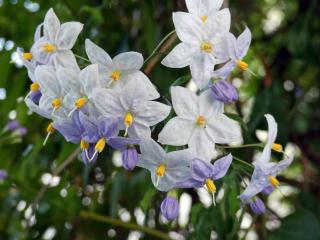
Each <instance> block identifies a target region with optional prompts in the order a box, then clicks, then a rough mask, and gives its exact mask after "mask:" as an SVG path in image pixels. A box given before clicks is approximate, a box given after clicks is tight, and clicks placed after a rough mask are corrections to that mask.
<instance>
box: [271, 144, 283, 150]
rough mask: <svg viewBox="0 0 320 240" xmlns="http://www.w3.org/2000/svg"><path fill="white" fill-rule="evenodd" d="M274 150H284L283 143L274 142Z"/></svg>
mask: <svg viewBox="0 0 320 240" xmlns="http://www.w3.org/2000/svg"><path fill="white" fill-rule="evenodd" d="M272 150H274V151H276V152H283V148H282V145H281V144H279V143H274V144H272Z"/></svg>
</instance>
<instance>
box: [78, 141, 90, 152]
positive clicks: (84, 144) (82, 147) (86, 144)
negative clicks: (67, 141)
mask: <svg viewBox="0 0 320 240" xmlns="http://www.w3.org/2000/svg"><path fill="white" fill-rule="evenodd" d="M80 148H81V149H82V150H87V149H88V148H89V143H87V142H86V141H85V140H83V139H81V141H80Z"/></svg>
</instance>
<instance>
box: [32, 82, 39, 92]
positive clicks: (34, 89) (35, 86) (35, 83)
mask: <svg viewBox="0 0 320 240" xmlns="http://www.w3.org/2000/svg"><path fill="white" fill-rule="evenodd" d="M39 89H40V85H39V83H37V82H34V83H32V84H31V85H30V90H31V92H37V91H39Z"/></svg>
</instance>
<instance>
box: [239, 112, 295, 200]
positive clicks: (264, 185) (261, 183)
mask: <svg viewBox="0 0 320 240" xmlns="http://www.w3.org/2000/svg"><path fill="white" fill-rule="evenodd" d="M265 117H266V119H267V121H268V128H269V135H268V141H267V144H266V145H265V147H264V149H263V152H262V154H261V156H260V158H259V159H258V160H257V161H255V162H254V163H253V165H254V166H255V168H254V171H253V174H252V177H251V181H250V183H249V184H248V186H247V187H246V189H245V190H244V192H243V193H242V194H241V195H240V196H239V198H240V199H241V201H243V202H244V203H248V202H250V201H251V199H252V198H253V197H254V196H255V195H256V194H258V193H260V192H262V191H263V190H265V189H268V188H270V186H272V187H273V188H275V187H278V186H279V181H278V180H277V179H276V176H277V174H278V173H279V172H281V171H283V170H284V169H285V168H287V167H288V166H289V165H290V164H291V163H292V161H293V158H292V157H288V156H286V155H285V158H284V160H282V161H280V162H279V163H274V162H271V161H270V158H271V150H272V149H273V150H276V151H282V147H281V145H279V144H276V143H274V142H275V139H276V136H277V131H278V128H277V123H276V122H275V120H274V118H273V116H272V115H270V114H266V115H265Z"/></svg>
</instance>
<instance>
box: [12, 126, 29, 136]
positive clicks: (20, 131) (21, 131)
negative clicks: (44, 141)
mask: <svg viewBox="0 0 320 240" xmlns="http://www.w3.org/2000/svg"><path fill="white" fill-rule="evenodd" d="M14 132H15V133H17V134H18V135H19V136H20V137H23V136H25V135H26V134H27V132H28V130H27V128H25V127H19V128H18V129H16V130H15V131H14Z"/></svg>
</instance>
